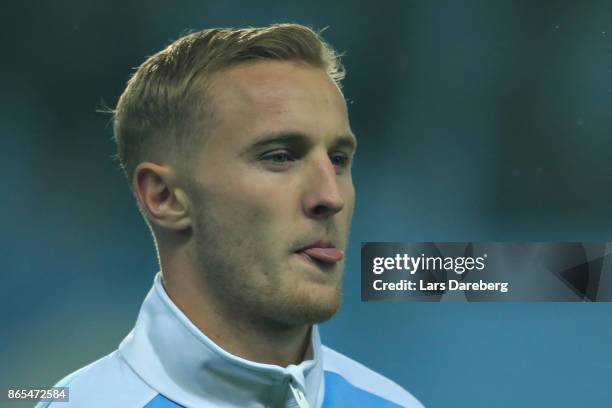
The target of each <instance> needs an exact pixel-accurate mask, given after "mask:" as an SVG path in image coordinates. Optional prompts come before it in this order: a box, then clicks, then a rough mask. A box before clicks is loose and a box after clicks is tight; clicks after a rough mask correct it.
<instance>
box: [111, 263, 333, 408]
mask: <svg viewBox="0 0 612 408" xmlns="http://www.w3.org/2000/svg"><path fill="white" fill-rule="evenodd" d="M311 333H312V336H311V344H310V347H311V350H312V353H310V355H311V356H313V359H312V360H306V361H303V362H302V363H300V364H298V365H293V364H291V365H289V366H287V367H280V366H276V365H271V364H261V363H256V362H252V361H249V360H245V359H243V358H240V357H238V356H235V355H233V354H230V353H228V352H227V351H225V350H223V349H222V348H221V347H219V346H218V345H217V344H215V343H214V342H213V341H212V340H211V339H209V338H208V337H206V335H204V333H202V332H201V331H200V330H199V329H198V328H197V327H196V326H195V325H194V324H193V323H192V322H191V321H190V320H189V319H188V318H187V316H185V315H184V314H183V312H181V311H180V310H179V308H178V307H177V306H176V305H175V304H174V303H173V302H172V300H171V299H170V298H169V297H168V295H167V294H166V291H165V290H164V287H163V285H162V282H161V273H157V275H156V276H155V280H154V284H153V287H152V288H151V290H150V291H149V293H148V294H147V297H146V298H145V300H144V302H143V304H142V307H141V309H140V313H139V315H138V319H137V321H136V325H135V327H134V329H133V330H132V331H131V332H130V334H128V336H127V337H126V338H125V339H124V340H123V341H122V342H121V344H120V345H119V353H120V354H121V356H123V358H124V359H125V360H126V362H127V363H128V365H129V366H130V367H131V368H132V369H133V370H134V371H135V372H136V373H137V374H138V375H139V376H140V378H142V379H143V380H144V381H145V382H146V383H147V384H148V385H149V386H150V387H152V388H153V389H155V390H156V391H157V392H159V393H161V394H162V395H164V396H165V397H166V398H168V399H170V400H172V401H174V402H176V403H178V404H181V405H183V406H185V407H203V406H207V404H206V403H207V402H208V403H209V404H210V406H214V407H268V406H275V407H277V406H285V405H287V401H291V400H292V393H291V391H290V390H289V386H288V382H289V380H290V379H293V381H294V383H295V384H297V385H298V386H299V388H300V390H301V391H302V392H304V394H305V395H306V399H307V400H308V404H309V405H310V407H318V406H320V405H321V403H322V401H323V386H322V381H323V366H322V359H321V357H322V350H321V340H320V337H319V330H318V328H317V326H316V325H314V326H313V328H312V330H311Z"/></svg>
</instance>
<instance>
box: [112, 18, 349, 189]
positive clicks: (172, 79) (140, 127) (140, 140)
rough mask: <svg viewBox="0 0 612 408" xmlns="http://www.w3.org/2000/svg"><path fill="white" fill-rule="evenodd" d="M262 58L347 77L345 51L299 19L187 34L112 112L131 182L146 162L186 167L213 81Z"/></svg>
mask: <svg viewBox="0 0 612 408" xmlns="http://www.w3.org/2000/svg"><path fill="white" fill-rule="evenodd" d="M256 60H276V61H301V62H305V63H308V64H310V65H312V66H314V67H317V68H321V69H324V70H325V71H326V72H327V73H328V75H329V76H330V77H331V78H332V79H333V80H334V82H335V83H336V84H337V85H338V86H340V81H341V80H342V79H344V68H343V66H342V63H341V61H340V55H339V54H338V53H336V51H335V50H334V49H333V48H332V47H331V46H329V45H328V44H327V43H326V42H325V41H324V40H323V39H322V38H321V36H320V33H318V32H315V31H313V30H312V29H311V28H309V27H306V26H303V25H300V24H274V25H270V26H267V27H255V28H212V29H206V30H202V31H197V32H193V33H191V34H188V35H186V36H184V37H181V38H179V39H178V40H176V41H174V42H173V43H172V44H170V45H169V46H167V47H166V48H165V49H163V50H161V51H159V52H158V53H156V54H154V55H152V56H151V57H149V58H148V59H147V60H146V61H145V62H144V63H143V64H142V65H141V66H140V67H139V68H138V69H137V70H136V72H135V73H134V74H133V76H132V77H131V78H130V80H129V81H128V83H127V87H126V89H125V91H124V92H123V94H122V95H121V97H120V98H119V101H118V103H117V107H116V109H115V110H114V112H113V125H114V126H113V127H114V138H115V142H116V143H117V158H118V159H119V161H120V164H121V168H122V169H123V171H124V172H125V175H126V177H127V179H128V182H130V183H131V178H132V177H133V174H134V170H135V169H136V167H137V166H138V164H139V163H142V162H144V161H153V162H168V161H171V162H173V163H174V164H175V165H176V166H177V167H178V168H185V167H181V166H185V165H186V163H189V162H190V154H192V152H193V151H195V150H196V149H195V148H194V146H197V145H198V137H199V136H200V135H201V133H202V129H204V127H203V126H205V125H206V118H207V117H208V118H209V117H210V114H206V113H205V112H206V105H207V102H206V96H205V89H206V79H207V78H208V77H209V76H210V75H211V74H212V73H214V72H216V71H218V70H221V69H223V68H228V67H231V66H234V65H237V64H240V63H243V62H246V61H256ZM178 157H180V160H177V158H178Z"/></svg>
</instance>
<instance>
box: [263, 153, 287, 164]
mask: <svg viewBox="0 0 612 408" xmlns="http://www.w3.org/2000/svg"><path fill="white" fill-rule="evenodd" d="M262 160H266V161H271V162H274V163H285V162H288V161H294V160H295V158H294V157H293V156H292V155H291V154H289V152H284V151H278V152H272V153H268V154H265V155H263V156H262Z"/></svg>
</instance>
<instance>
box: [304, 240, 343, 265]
mask: <svg viewBox="0 0 612 408" xmlns="http://www.w3.org/2000/svg"><path fill="white" fill-rule="evenodd" d="M296 253H297V254H300V255H305V256H307V257H309V258H311V259H314V260H316V261H319V262H325V263H336V262H340V261H341V260H342V259H343V258H344V253H343V252H342V251H341V250H339V249H338V248H336V247H334V246H333V245H332V244H330V243H328V242H317V243H315V244H312V245H309V246H307V247H305V248H302V249H300V250H299V251H296Z"/></svg>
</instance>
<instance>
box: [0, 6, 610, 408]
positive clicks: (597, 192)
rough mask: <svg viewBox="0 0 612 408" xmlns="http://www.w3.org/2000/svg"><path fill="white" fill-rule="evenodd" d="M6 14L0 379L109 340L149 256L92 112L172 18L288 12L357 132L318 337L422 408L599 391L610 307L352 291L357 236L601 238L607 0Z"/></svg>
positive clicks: (581, 401)
mask: <svg viewBox="0 0 612 408" xmlns="http://www.w3.org/2000/svg"><path fill="white" fill-rule="evenodd" d="M2 15H3V19H2V20H3V24H2V25H1V26H0V31H1V32H2V38H3V41H2V54H1V55H2V63H1V65H0V73H1V75H0V84H1V89H2V91H1V93H0V100H1V101H2V109H1V110H0V129H1V130H0V134H1V135H2V158H3V159H2V161H1V162H0V163H1V164H0V166H1V167H0V171H1V174H4V175H5V176H4V178H3V182H2V185H3V186H4V187H6V188H5V189H4V192H3V194H2V201H1V203H2V204H1V207H0V209H1V211H0V225H1V226H2V230H3V232H4V233H3V234H2V235H1V236H0V259H1V261H2V272H1V273H2V275H1V277H2V281H1V282H2V284H1V285H0V387H6V386H26V385H32V386H33V385H39V386H40V385H51V384H53V383H55V382H56V381H57V380H59V379H60V378H61V377H63V376H64V375H65V374H67V373H68V372H70V371H73V370H75V369H76V368H78V367H81V366H83V365H85V364H87V363H89V362H91V361H93V360H95V359H97V358H99V357H102V356H103V355H105V354H107V353H109V352H111V351H112V350H114V349H115V348H116V347H117V345H118V343H119V342H120V341H121V339H122V338H123V337H124V336H125V334H127V332H128V331H129V330H130V328H131V327H132V325H133V323H134V320H135V318H136V314H137V312H138V308H139V306H140V303H141V302H142V300H143V298H144V295H145V294H146V292H147V290H148V289H149V287H150V285H151V283H152V278H153V275H154V273H155V272H156V271H157V264H156V258H155V255H154V249H153V245H152V242H151V239H150V237H149V234H148V230H147V229H146V227H145V224H144V222H143V221H142V220H141V218H140V215H139V213H138V211H137V208H136V205H135V203H134V201H133V199H132V196H131V193H130V192H129V189H128V186H127V184H126V182H125V180H124V179H123V176H122V174H121V172H120V170H119V168H118V165H117V163H116V162H114V161H113V160H112V159H111V155H112V154H114V152H115V151H114V144H113V142H112V140H111V136H112V132H111V127H110V126H108V122H109V119H110V118H109V116H108V115H105V114H101V113H97V112H96V109H98V108H100V107H101V106H103V105H104V104H107V105H110V106H114V104H115V103H116V101H117V98H118V96H119V95H120V93H121V92H122V90H123V88H124V86H125V82H126V80H127V79H128V76H129V75H130V73H131V72H132V70H131V68H132V67H136V66H138V65H139V64H140V63H141V62H142V61H143V60H144V58H145V57H146V56H148V55H150V54H152V53H154V52H156V51H157V50H159V49H160V48H162V47H163V46H165V45H166V44H168V43H169V42H170V41H171V40H174V39H176V38H177V37H178V36H180V34H181V33H183V32H185V30H186V29H201V28H206V27H213V26H244V25H263V24H269V23H273V22H299V23H303V24H307V25H311V26H313V27H315V28H323V27H326V26H329V29H328V30H327V31H326V32H325V34H324V35H325V37H326V39H327V40H328V41H329V42H330V43H331V44H333V45H334V46H335V47H336V48H337V49H339V50H341V51H345V52H346V57H345V59H344V63H345V65H346V67H347V70H348V76H347V78H346V80H345V82H344V91H345V95H346V97H347V98H348V99H349V100H350V101H351V104H350V107H349V109H350V112H351V118H352V127H353V130H354V132H355V133H356V134H357V136H358V138H359V143H360V147H359V152H358V157H357V159H356V162H355V165H354V166H355V167H354V178H355V184H356V188H357V194H358V195H357V209H356V213H355V218H354V225H353V233H352V237H351V246H350V250H349V254H348V258H347V259H348V261H347V271H346V281H345V301H344V306H343V309H342V311H341V312H340V314H339V315H338V316H337V317H336V318H335V319H334V320H332V321H331V322H330V323H328V324H325V325H323V327H322V333H323V340H324V341H325V342H326V343H327V344H328V345H329V346H331V347H333V348H336V349H338V350H340V351H342V352H344V353H345V354H347V355H349V356H350V357H353V358H355V359H357V360H360V361H362V362H364V363H365V364H366V365H369V366H370V367H372V368H374V369H376V370H378V371H380V372H382V373H384V374H385V375H387V376H389V377H391V378H392V379H394V380H395V381H396V382H398V383H400V384H401V385H403V386H404V387H405V388H407V389H408V390H410V391H411V392H413V393H414V394H415V395H416V396H417V397H418V398H419V399H421V401H422V402H423V403H424V404H425V405H426V406H427V407H473V408H478V407H483V408H484V407H487V408H488V407H517V406H521V407H542V406H547V407H548V406H555V407H603V406H609V405H610V400H611V398H612V387H610V377H611V375H612V352H611V351H612V346H611V345H612V324H611V317H612V305H611V304H606V303H590V304H587V303H575V304H569V303H567V304H561V303H541V304H536V303H531V304H528V303H515V304H501V303H489V304H487V303H481V304H464V303H440V304H429V303H400V302H381V303H361V302H360V297H359V296H360V290H359V282H360V280H359V246H360V242H362V241H429V240H434V241H453V240H458V241H479V240H481V241H482V240H489V241H494V240H498V241H504V240H507V241H513V240H514V241H549V240H550V241H611V240H612V239H611V237H612V212H611V211H610V210H611V209H612V188H611V187H612V164H611V163H610V157H611V153H612V138H611V130H612V118H611V116H610V107H611V106H612V103H611V102H612V3H610V2H603V1H602V2H597V1H585V2H576V1H574V2H569V1H568V2H546V1H538V2H532V1H514V2H511V1H503V2H502V1H485V0H482V1H435V2H429V1H419V2H416V1H402V2H400V1H396V2H393V1H372V2H349V1H335V2H320V3H316V2H315V3H313V2H283V1H262V2H249V1H227V2H226V1H216V2H212V1H180V2H169V1H159V0H158V1H149V2H133V1H105V2H102V1H87V0H85V1H83V0H81V1H67V0H63V1H54V2H32V1H26V2H21V3H19V4H17V3H14V4H5V5H4V6H3V12H2ZM6 406H7V407H10V406H13V405H11V404H8V405H6ZM14 406H19V407H21V406H24V405H23V404H16V405H14Z"/></svg>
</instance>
